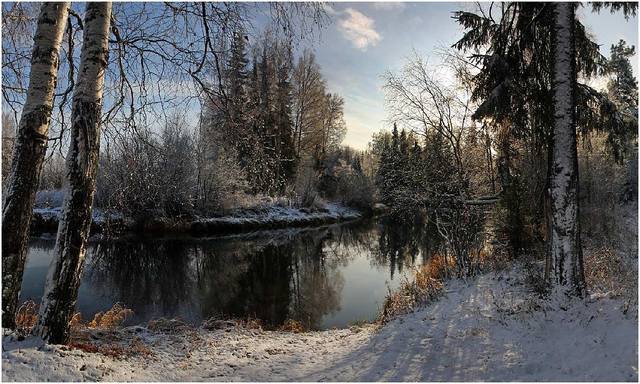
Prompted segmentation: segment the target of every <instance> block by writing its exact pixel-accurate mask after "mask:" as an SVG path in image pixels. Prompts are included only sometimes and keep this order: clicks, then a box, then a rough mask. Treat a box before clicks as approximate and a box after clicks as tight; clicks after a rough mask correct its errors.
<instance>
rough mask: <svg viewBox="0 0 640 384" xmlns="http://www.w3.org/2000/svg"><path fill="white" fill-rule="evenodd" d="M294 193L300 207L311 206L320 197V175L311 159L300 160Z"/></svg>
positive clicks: (294, 198)
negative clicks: (318, 175)
mask: <svg viewBox="0 0 640 384" xmlns="http://www.w3.org/2000/svg"><path fill="white" fill-rule="evenodd" d="M292 195H293V196H292V198H293V200H294V201H295V202H296V205H297V206H299V207H310V206H312V205H313V203H314V201H315V200H316V199H317V198H318V177H317V174H316V171H315V169H314V168H313V165H312V161H311V160H308V161H305V162H300V165H299V166H298V171H297V172H296V178H295V181H294V184H293V193H292Z"/></svg>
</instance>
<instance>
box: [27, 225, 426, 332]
mask: <svg viewBox="0 0 640 384" xmlns="http://www.w3.org/2000/svg"><path fill="white" fill-rule="evenodd" d="M424 228H425V227H424V226H423V225H407V224H402V225H399V224H398V223H393V222H391V221H389V220H388V219H384V218H382V219H377V220H374V219H372V220H361V221H359V222H355V223H347V224H341V225H333V226H327V227H322V228H315V229H296V230H277V231H261V232H256V233H254V234H246V235H239V236H229V237H224V238H190V237H183V238H145V237H139V236H135V237H134V236H132V237H127V238H122V239H118V240H109V241H100V242H96V243H94V244H93V245H92V246H91V248H90V254H91V256H90V257H89V259H88V263H87V269H86V274H85V278H84V279H83V283H82V284H83V285H84V286H85V290H87V289H88V291H89V292H90V293H91V295H92V298H91V299H93V298H95V299H96V300H97V299H98V298H99V299H100V300H98V301H100V302H102V303H104V302H111V303H113V302H116V301H118V302H121V303H123V304H124V305H126V306H128V307H130V308H132V309H133V310H134V313H135V315H134V317H133V318H132V319H130V322H131V323H136V322H145V321H148V320H149V319H152V318H158V317H175V318H182V319H183V320H185V321H189V322H193V323H198V322H199V321H201V320H203V319H206V318H209V317H222V318H229V317H231V318H255V319H259V320H261V322H262V324H263V325H264V326H265V327H267V328H275V327H277V326H279V325H281V324H283V323H284V322H285V321H286V320H288V319H295V320H297V321H300V322H301V323H303V324H304V325H305V327H307V328H309V329H320V328H323V327H325V325H324V324H325V323H326V321H327V319H328V318H331V316H333V315H334V314H335V313H337V312H340V311H348V310H350V309H351V308H343V302H342V301H343V298H344V295H345V292H343V290H344V287H345V279H346V278H348V276H347V277H345V273H346V272H345V271H347V270H348V268H349V265H350V264H352V263H353V262H354V259H356V258H357V259H358V260H368V264H369V265H370V267H369V268H373V269H374V270H376V271H377V270H380V272H379V273H377V274H373V273H372V274H370V275H367V276H368V278H370V279H378V280H381V281H379V282H377V283H378V285H383V284H385V283H386V282H385V280H387V279H389V278H390V279H393V278H394V275H397V274H398V273H402V271H403V268H405V269H406V266H407V265H409V266H413V265H415V263H416V262H419V263H421V262H423V261H424V260H426V257H427V256H425V255H429V254H430V252H431V250H432V249H434V247H437V241H435V240H434V239H435V236H432V235H430V234H429V232H425V231H424ZM34 246H36V247H42V244H39V243H36V244H34ZM365 263H367V262H366V261H365ZM364 265H365V266H366V265H367V264H364ZM369 276H371V277H369ZM385 276H387V277H385ZM397 279H398V278H397V277H396V280H397ZM382 288H384V286H382ZM383 298H384V297H380V298H379V300H380V301H381V300H382V299H383ZM82 299H83V298H82V297H80V301H82ZM350 305H351V306H353V305H354V303H353V301H352V302H351V304H350ZM355 305H358V303H357V302H356V304H355ZM362 305H364V304H362ZM82 307H83V308H85V310H86V308H87V307H89V308H90V305H89V306H88V305H87V298H85V299H84V304H83V305H82ZM102 309H103V308H100V309H98V308H96V311H97V310H102ZM366 310H367V311H369V312H372V313H370V315H369V317H370V318H374V317H375V311H376V310H377V308H375V307H374V308H370V309H369V308H367V309H366ZM360 313H362V309H361V310H360ZM367 313H368V312H367ZM83 315H92V313H86V314H83ZM342 317H344V316H342ZM353 320H358V319H351V321H353ZM334 323H335V322H334ZM342 325H347V324H342Z"/></svg>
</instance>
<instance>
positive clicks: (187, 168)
mask: <svg viewBox="0 0 640 384" xmlns="http://www.w3.org/2000/svg"><path fill="white" fill-rule="evenodd" d="M196 192H197V168H196V151H195V147H194V144H193V140H192V138H191V136H190V134H189V132H187V131H185V130H183V128H182V126H181V125H179V124H177V123H168V124H167V126H166V127H165V129H164V131H163V133H162V136H161V137H160V138H157V137H156V135H154V134H152V133H150V132H145V131H142V132H139V133H138V134H133V135H130V136H129V137H126V138H124V139H121V140H120V141H118V142H117V143H114V145H112V146H111V148H110V151H109V152H105V153H103V154H101V160H100V166H99V174H98V188H97V194H96V201H97V204H98V206H100V207H103V208H110V209H114V210H117V211H119V212H122V213H124V214H126V215H129V216H131V217H136V216H145V215H147V214H148V213H150V212H151V213H152V214H158V215H162V214H165V215H178V214H182V213H189V212H191V211H192V209H193V207H194V204H195V200H196Z"/></svg>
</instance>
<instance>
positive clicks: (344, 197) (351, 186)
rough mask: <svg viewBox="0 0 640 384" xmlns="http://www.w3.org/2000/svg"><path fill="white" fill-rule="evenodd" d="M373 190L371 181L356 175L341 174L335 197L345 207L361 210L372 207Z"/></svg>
mask: <svg viewBox="0 0 640 384" xmlns="http://www.w3.org/2000/svg"><path fill="white" fill-rule="evenodd" d="M373 194H374V188H373V183H372V182H371V180H370V179H369V178H368V177H366V176H364V175H362V174H357V173H353V172H351V173H343V174H342V175H340V177H339V178H338V189H337V191H336V197H337V198H338V199H339V200H340V201H341V202H342V203H343V204H344V205H346V206H348V207H354V208H358V209H362V210H369V209H371V208H372V207H373Z"/></svg>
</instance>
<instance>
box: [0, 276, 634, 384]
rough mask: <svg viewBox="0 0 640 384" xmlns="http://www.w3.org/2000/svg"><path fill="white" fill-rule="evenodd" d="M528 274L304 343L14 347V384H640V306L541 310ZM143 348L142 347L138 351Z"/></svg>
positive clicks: (462, 289) (202, 334)
mask: <svg viewBox="0 0 640 384" xmlns="http://www.w3.org/2000/svg"><path fill="white" fill-rule="evenodd" d="M523 274H524V273H523V271H522V270H521V269H519V268H518V267H515V268H514V269H513V270H511V271H508V272H501V273H489V274H485V275H482V276H480V277H478V278H476V279H471V280H469V281H463V280H454V281H450V282H448V283H447V284H446V295H445V296H443V297H442V299H440V300H439V301H437V302H434V303H432V304H430V305H428V306H426V307H424V308H421V309H419V310H417V311H415V312H414V313H411V314H408V315H405V316H401V317H400V318H397V319H395V320H393V321H391V322H389V323H388V324H386V325H385V326H384V327H382V328H380V329H377V328H376V327H375V326H373V325H366V326H363V327H353V328H351V329H343V330H331V331H323V332H309V333H302V334H294V333H286V332H266V331H261V330H257V329H247V328H233V327H232V328H227V329H219V330H207V329H205V328H204V327H201V328H190V327H186V326H185V327H175V326H171V327H168V328H166V330H165V331H163V330H162V329H163V328H162V327H157V326H156V327H155V328H154V327H151V328H152V329H150V328H143V327H130V328H125V329H122V330H119V331H116V332H114V333H111V334H107V336H102V338H101V340H102V341H100V342H98V343H102V344H103V345H105V344H108V343H110V342H113V343H119V345H122V346H125V349H128V346H129V345H130V344H131V343H132V340H133V339H135V338H137V340H138V341H136V342H135V345H138V346H139V345H144V346H145V347H144V348H142V349H141V350H146V349H147V348H148V350H149V351H150V354H146V353H138V354H134V355H133V356H130V357H122V358H113V357H109V356H105V355H103V354H100V353H87V352H83V351H80V350H78V349H69V348H68V347H60V346H42V345H41V343H40V342H38V341H37V340H35V339H33V338H28V339H27V340H24V341H21V342H18V341H12V340H11V339H12V337H11V336H5V337H4V340H3V353H2V363H3V364H2V374H3V380H4V381H44V380H54V381H77V380H107V381H229V380H232V381H290V380H296V381H378V380H385V381H469V380H470V381H637V380H638V365H637V361H638V345H637V340H638V324H637V319H638V318H637V315H638V314H637V308H634V309H632V310H629V311H627V312H626V313H624V308H623V307H624V303H623V302H622V301H621V300H618V299H613V298H609V297H607V296H606V295H596V296H594V297H591V298H589V299H587V300H574V301H569V302H566V301H565V299H562V300H540V299H538V298H536V297H535V296H533V295H532V294H530V293H528V292H529V290H528V289H527V288H526V287H525V285H524V283H523V278H524V277H523ZM138 349H140V348H138Z"/></svg>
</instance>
